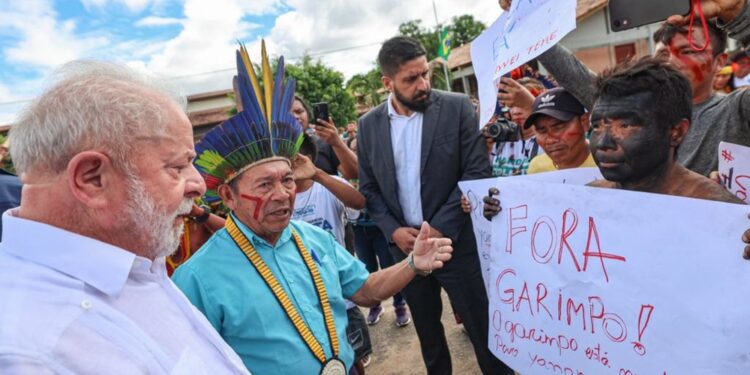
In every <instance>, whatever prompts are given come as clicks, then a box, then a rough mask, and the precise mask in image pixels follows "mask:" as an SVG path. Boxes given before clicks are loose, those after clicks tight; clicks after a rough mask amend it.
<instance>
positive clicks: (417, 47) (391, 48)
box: [378, 36, 427, 76]
mask: <svg viewBox="0 0 750 375" xmlns="http://www.w3.org/2000/svg"><path fill="white" fill-rule="evenodd" d="M425 55H427V52H426V51H425V50H424V47H422V45H421V44H419V42H418V41H416V40H415V39H412V38H409V37H406V36H396V37H393V38H391V39H388V40H386V41H385V43H383V46H382V47H380V52H378V65H380V70H381V71H383V74H385V75H389V76H392V75H394V74H396V73H397V72H398V70H399V68H401V65H402V64H403V63H405V62H407V61H410V60H413V59H415V58H417V57H420V56H425Z"/></svg>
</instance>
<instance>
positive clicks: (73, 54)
mask: <svg viewBox="0 0 750 375" xmlns="http://www.w3.org/2000/svg"><path fill="white" fill-rule="evenodd" d="M9 5H10V6H7V7H4V8H3V9H2V12H0V29H6V30H12V31H13V32H14V33H15V34H16V36H17V37H19V38H20V40H18V41H17V42H16V43H11V44H10V47H8V48H5V50H4V51H3V52H4V55H5V58H6V59H7V60H8V61H9V62H13V63H18V64H27V65H32V66H36V67H42V68H50V67H55V66H58V65H60V64H63V63H65V62H67V61H70V60H73V59H76V58H78V57H80V56H81V55H82V54H83V53H84V52H85V51H87V50H91V49H93V48H96V47H99V46H102V45H104V44H106V43H107V39H106V38H104V37H101V36H84V37H81V36H77V35H75V28H76V24H75V22H74V21H72V20H67V21H62V22H61V21H59V20H57V14H56V12H55V11H54V9H53V8H52V4H51V3H49V2H47V1H28V2H12V3H10V4H9Z"/></svg>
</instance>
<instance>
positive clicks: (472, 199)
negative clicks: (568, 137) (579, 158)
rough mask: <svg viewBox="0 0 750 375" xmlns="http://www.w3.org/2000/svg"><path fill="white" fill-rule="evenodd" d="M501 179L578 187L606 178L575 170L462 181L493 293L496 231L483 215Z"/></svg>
mask: <svg viewBox="0 0 750 375" xmlns="http://www.w3.org/2000/svg"><path fill="white" fill-rule="evenodd" d="M498 178H512V179H514V180H529V181H545V182H557V183H563V184H565V183H568V184H575V185H583V184H587V183H589V182H591V181H594V180H598V179H601V178H603V177H602V174H601V172H599V168H571V169H563V170H560V171H554V172H546V173H536V174H529V175H520V176H511V177H494V178H484V179H481V180H473V181H460V182H459V183H458V187H459V188H460V189H461V192H462V193H463V194H464V196H466V197H467V198H468V199H469V203H470V205H471V213H470V215H471V221H472V224H473V225H474V237H475V238H476V241H477V252H478V253H479V262H480V264H481V267H482V277H483V278H484V284H485V286H486V287H487V290H489V281H490V278H489V272H490V256H491V252H492V233H491V232H492V228H491V226H490V222H489V221H488V220H487V219H485V218H484V216H483V215H482V198H483V197H484V196H485V195H487V191H488V190H489V189H490V188H491V187H497V186H498V185H497V179H498Z"/></svg>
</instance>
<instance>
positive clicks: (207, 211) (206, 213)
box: [195, 206, 211, 223]
mask: <svg viewBox="0 0 750 375" xmlns="http://www.w3.org/2000/svg"><path fill="white" fill-rule="evenodd" d="M201 208H202V209H203V213H202V214H201V216H196V217H195V222H196V223H205V222H206V220H208V217H209V216H211V208H210V207H208V206H201Z"/></svg>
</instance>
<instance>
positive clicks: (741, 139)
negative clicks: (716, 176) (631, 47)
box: [500, 0, 750, 176]
mask: <svg viewBox="0 0 750 375" xmlns="http://www.w3.org/2000/svg"><path fill="white" fill-rule="evenodd" d="M685 2H687V1H685ZM511 3H512V1H510V0H502V1H501V2H500V6H501V7H504V9H505V10H507V9H508V7H510V5H511ZM695 3H698V1H695V2H694V4H695ZM700 6H701V9H702V16H704V17H705V19H706V25H705V30H707V31H708V33H707V35H706V34H704V28H703V27H701V26H702V25H701V23H700V21H698V20H696V22H695V24H694V25H693V24H692V23H690V22H688V21H689V17H687V16H679V15H677V16H672V17H670V18H669V19H668V20H667V22H665V23H663V24H662V25H661V26H660V27H659V28H658V29H657V30H656V31H655V32H654V34H653V42H654V57H657V58H660V59H662V60H664V61H667V62H669V63H670V64H671V65H672V66H674V67H675V68H676V69H677V70H679V71H680V72H682V74H684V75H685V77H687V78H688V80H689V81H690V91H689V92H690V93H691V99H692V102H693V113H692V118H691V123H692V126H691V127H690V129H689V130H688V132H687V133H686V134H685V137H684V139H683V142H682V146H680V148H679V149H678V150H677V153H676V155H675V158H676V160H677V161H679V162H680V163H682V165H684V166H685V167H686V168H688V169H690V170H692V171H695V172H697V173H699V174H702V175H704V176H707V175H709V173H710V172H712V171H716V170H717V169H718V164H719V159H718V151H717V150H718V148H719V142H721V141H725V142H731V143H736V144H740V145H745V146H749V145H750V91H743V90H736V91H734V92H732V93H731V94H729V95H723V96H722V95H716V94H715V93H714V90H713V82H714V79H715V77H716V73H717V72H718V71H719V70H720V69H722V68H723V67H724V66H725V65H726V62H727V54H726V52H725V51H726V47H727V34H728V35H729V36H730V37H732V38H733V39H735V40H736V41H737V42H739V44H740V45H742V46H748V45H750V5H748V1H747V0H700ZM706 42H708V43H707V44H706V45H705V48H702V47H704V43H706ZM539 61H540V62H541V63H542V65H543V66H544V67H545V68H546V69H547V71H549V73H550V74H551V75H553V76H554V77H555V79H556V80H557V82H558V83H559V84H560V86H562V87H565V88H566V89H567V90H569V91H570V92H571V93H572V94H573V95H575V96H576V98H578V99H579V100H580V101H581V103H583V105H584V106H586V107H587V108H591V104H593V98H594V92H593V82H594V80H595V79H596V74H595V73H594V72H593V71H591V70H590V69H589V68H588V67H587V66H585V65H584V64H583V63H582V62H581V61H579V60H578V59H577V58H576V57H575V55H573V54H572V53H571V52H570V51H568V50H567V49H566V48H565V47H563V46H561V45H559V44H558V45H555V46H553V47H552V48H550V49H549V50H547V51H546V52H545V53H543V54H541V55H540V56H539Z"/></svg>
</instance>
